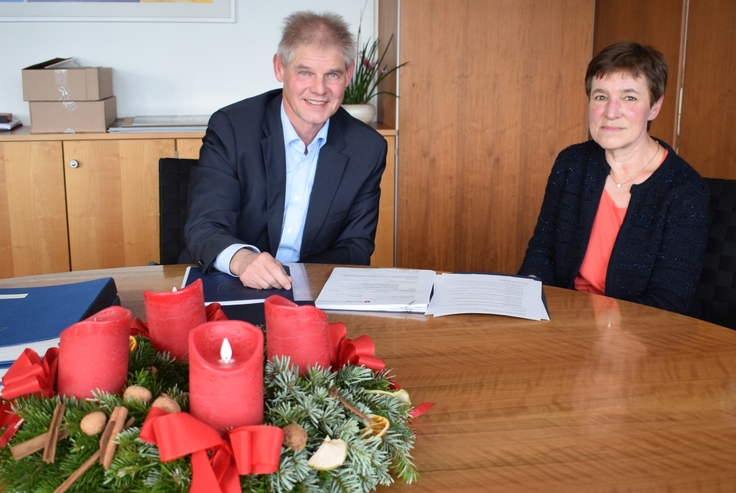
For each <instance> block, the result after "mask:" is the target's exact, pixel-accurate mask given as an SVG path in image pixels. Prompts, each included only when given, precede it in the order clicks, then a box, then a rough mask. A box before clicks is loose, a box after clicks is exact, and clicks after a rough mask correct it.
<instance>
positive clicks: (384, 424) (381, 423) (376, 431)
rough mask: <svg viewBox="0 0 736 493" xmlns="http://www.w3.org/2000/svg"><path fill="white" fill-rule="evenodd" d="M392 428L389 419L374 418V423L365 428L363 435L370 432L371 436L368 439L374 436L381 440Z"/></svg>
mask: <svg viewBox="0 0 736 493" xmlns="http://www.w3.org/2000/svg"><path fill="white" fill-rule="evenodd" d="M390 427H391V423H390V422H389V420H388V419H386V418H384V417H383V416H373V423H371V424H369V425H368V426H367V427H366V428H363V431H362V434H365V433H366V432H367V431H368V430H370V432H371V433H370V435H366V438H368V437H371V436H374V437H378V438H381V437H382V436H383V435H385V434H386V432H387V431H388V429H389V428H390Z"/></svg>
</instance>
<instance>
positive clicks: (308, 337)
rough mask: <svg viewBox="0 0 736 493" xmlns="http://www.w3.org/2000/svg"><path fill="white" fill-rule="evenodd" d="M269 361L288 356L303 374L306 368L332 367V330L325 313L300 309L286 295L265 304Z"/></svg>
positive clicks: (309, 307)
mask: <svg viewBox="0 0 736 493" xmlns="http://www.w3.org/2000/svg"><path fill="white" fill-rule="evenodd" d="M264 311H265V315H266V347H267V350H268V359H269V360H272V359H273V357H274V356H281V357H283V356H288V357H289V358H291V362H292V364H294V365H296V366H298V367H299V369H300V370H301V371H302V372H304V371H306V369H307V366H315V365H319V366H321V367H323V368H327V367H328V366H330V330H329V320H328V319H327V315H326V314H325V312H323V311H322V310H320V309H319V308H317V307H315V306H311V305H305V306H299V305H297V304H296V303H294V302H293V301H289V300H287V299H286V298H284V297H283V296H269V297H268V298H267V299H266V301H265V302H264Z"/></svg>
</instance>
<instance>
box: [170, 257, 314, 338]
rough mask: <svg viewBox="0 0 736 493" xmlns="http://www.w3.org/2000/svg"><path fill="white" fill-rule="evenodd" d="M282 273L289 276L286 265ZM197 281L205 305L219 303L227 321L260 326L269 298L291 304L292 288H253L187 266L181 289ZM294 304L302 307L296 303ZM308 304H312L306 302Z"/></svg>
mask: <svg viewBox="0 0 736 493" xmlns="http://www.w3.org/2000/svg"><path fill="white" fill-rule="evenodd" d="M284 270H285V271H286V273H287V274H289V275H291V271H290V270H289V266H288V265H285V266H284ZM197 279H202V284H203V287H204V302H205V304H210V303H220V304H221V305H222V310H223V311H224V312H225V314H226V315H227V316H228V318H229V319H231V320H243V321H245V322H249V323H251V324H253V325H263V324H264V323H265V316H264V313H263V302H264V301H265V300H266V298H268V297H269V296H273V295H279V296H283V297H284V298H286V299H288V300H291V301H294V290H293V288H292V289H253V288H248V287H245V286H243V283H242V282H240V279H238V278H237V277H233V276H231V275H229V274H224V273H222V272H212V273H209V274H204V273H202V270H201V269H199V268H198V267H188V268H187V273H186V274H185V275H184V283H183V286H182V287H184V286H188V285H189V284H191V283H193V282H194V281H196V280H197ZM297 304H305V303H304V302H298V303H297ZM308 304H314V303H313V302H308Z"/></svg>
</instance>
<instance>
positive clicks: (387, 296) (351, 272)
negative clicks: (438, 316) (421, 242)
mask: <svg viewBox="0 0 736 493" xmlns="http://www.w3.org/2000/svg"><path fill="white" fill-rule="evenodd" d="M434 277H435V275H434V271H431V270H419V269H361V268H353V267H335V269H333V271H332V274H330V277H329V279H327V282H326V283H325V286H324V287H323V288H322V291H321V292H320V293H319V296H318V297H317V300H315V302H314V305H315V306H316V307H317V308H320V309H322V310H361V311H364V310H368V311H381V312H416V313H424V312H425V311H426V309H427V305H428V304H429V297H430V295H431V294H432V284H433V283H434Z"/></svg>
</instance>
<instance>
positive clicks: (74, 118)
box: [28, 96, 118, 134]
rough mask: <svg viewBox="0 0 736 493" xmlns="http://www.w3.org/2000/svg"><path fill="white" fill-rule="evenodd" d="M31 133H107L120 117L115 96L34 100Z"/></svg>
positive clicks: (31, 107)
mask: <svg viewBox="0 0 736 493" xmlns="http://www.w3.org/2000/svg"><path fill="white" fill-rule="evenodd" d="M28 106H30V109H31V133H32V134H48V133H84V132H105V131H107V128H108V127H109V126H110V125H112V124H113V123H114V122H115V119H116V118H117V117H118V111H117V104H116V100H115V96H112V97H110V98H107V99H103V100H102V101H31V102H30V103H28Z"/></svg>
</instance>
